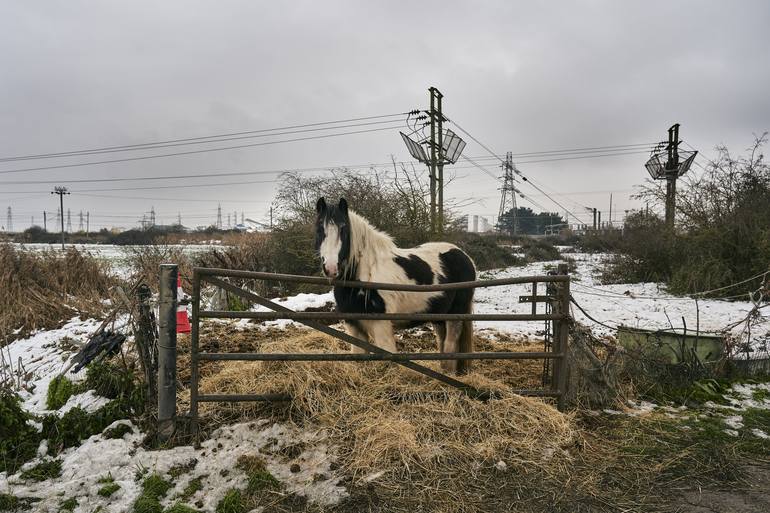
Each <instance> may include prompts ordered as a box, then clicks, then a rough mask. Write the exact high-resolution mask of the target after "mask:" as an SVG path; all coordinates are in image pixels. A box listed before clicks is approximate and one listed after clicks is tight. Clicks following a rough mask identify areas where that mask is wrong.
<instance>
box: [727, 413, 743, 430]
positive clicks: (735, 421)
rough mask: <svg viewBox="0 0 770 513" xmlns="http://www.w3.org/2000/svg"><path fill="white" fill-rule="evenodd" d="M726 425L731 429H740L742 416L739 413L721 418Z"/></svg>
mask: <svg viewBox="0 0 770 513" xmlns="http://www.w3.org/2000/svg"><path fill="white" fill-rule="evenodd" d="M722 420H723V421H724V423H725V424H727V426H728V427H731V428H732V429H741V428H742V427H743V417H741V416H740V415H731V416H729V417H725V418H724V419H722Z"/></svg>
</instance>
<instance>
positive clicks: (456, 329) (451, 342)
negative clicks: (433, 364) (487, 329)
mask: <svg viewBox="0 0 770 513" xmlns="http://www.w3.org/2000/svg"><path fill="white" fill-rule="evenodd" d="M462 331H463V321H446V338H445V339H444V350H443V351H442V353H457V352H458V351H459V349H460V335H461V334H462ZM441 368H442V369H444V370H445V371H446V372H457V360H442V362H441Z"/></svg>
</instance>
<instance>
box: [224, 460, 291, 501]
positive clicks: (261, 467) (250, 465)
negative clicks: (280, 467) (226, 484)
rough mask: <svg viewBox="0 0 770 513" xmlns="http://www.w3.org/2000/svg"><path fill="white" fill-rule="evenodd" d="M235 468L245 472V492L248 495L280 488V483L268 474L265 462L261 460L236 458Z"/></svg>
mask: <svg viewBox="0 0 770 513" xmlns="http://www.w3.org/2000/svg"><path fill="white" fill-rule="evenodd" d="M235 466H236V467H237V468H239V469H241V470H243V471H244V472H246V475H248V476H249V484H248V486H247V487H246V492H247V493H249V494H255V493H257V492H260V491H262V490H266V489H277V488H280V487H281V483H280V481H278V480H277V479H276V478H275V477H274V476H273V475H272V474H271V473H270V472H268V470H267V467H266V466H265V460H263V459H262V458H259V457H257V456H247V455H243V456H240V457H239V458H238V462H237V463H236V465H235Z"/></svg>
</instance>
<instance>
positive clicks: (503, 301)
mask: <svg viewBox="0 0 770 513" xmlns="http://www.w3.org/2000/svg"><path fill="white" fill-rule="evenodd" d="M569 256H570V257H572V258H574V259H575V263H576V265H577V269H576V271H575V272H574V273H572V274H571V276H572V282H571V292H572V295H573V296H574V298H575V300H576V301H577V302H578V304H580V305H581V306H582V307H583V308H584V309H585V310H586V311H587V312H588V313H589V314H590V315H591V316H592V317H594V318H595V319H597V320H599V321H602V322H606V323H607V324H609V325H612V326H615V325H618V324H622V325H625V326H631V327H638V328H645V329H670V328H671V324H670V323H669V319H670V320H671V323H672V324H673V325H674V326H675V327H678V328H681V327H682V317H684V319H685V321H686V323H687V329H688V330H689V331H694V330H695V329H696V326H697V325H698V314H697V311H698V310H700V316H699V317H700V319H699V323H700V330H701V331H704V332H705V331H718V330H721V329H723V328H724V327H725V326H727V325H728V324H730V323H732V322H735V321H738V320H740V319H742V318H744V317H745V316H746V314H747V313H748V312H749V311H750V310H751V308H752V307H753V305H752V304H751V303H750V302H748V301H725V300H719V299H699V300H698V306H697V307H696V304H695V300H693V299H690V298H686V297H681V296H674V295H671V294H669V293H667V292H666V291H665V290H663V289H662V287H661V286H660V285H659V284H657V283H629V284H618V285H600V284H599V283H598V274H599V272H600V271H601V269H602V268H603V266H604V264H605V263H606V261H607V259H608V258H609V255H606V254H587V253H571V254H570V255H569ZM560 262H561V261H553V262H535V263H531V264H528V265H525V266H522V267H510V268H507V269H500V270H495V271H487V272H482V273H480V278H481V279H496V278H510V277H520V276H534V275H544V274H547V271H548V270H549V269H554V268H555V267H556V265H558V264H559V263H560ZM728 292H729V291H728ZM538 293H539V294H542V293H544V285H543V284H539V289H538ZM531 294H532V286H531V285H530V284H521V285H505V286H500V287H486V288H479V289H476V295H475V305H474V309H475V310H474V311H475V312H476V313H529V312H531V304H530V303H519V296H524V295H531ZM544 308H545V306H544V305H539V306H538V313H543V312H544V310H543V309H544ZM572 313H573V315H574V316H575V318H576V319H577V320H578V321H580V322H582V323H584V324H587V325H589V326H590V327H591V329H592V330H593V331H594V333H595V334H597V335H600V336H601V335H613V336H614V335H615V333H614V330H611V329H609V328H606V327H604V326H601V325H598V324H596V323H594V322H592V321H590V320H589V319H588V318H586V316H585V315H583V313H582V312H580V311H579V310H578V309H576V308H574V307H573V311H572ZM476 327H477V329H494V330H498V331H501V332H505V333H510V334H514V335H527V336H532V335H540V334H542V332H543V329H544V323H543V322H542V321H538V322H509V321H490V322H477V323H476ZM739 329H740V328H736V332H737V331H738V330H739ZM769 333H770V318H765V319H763V321H762V322H761V324H760V325H759V326H758V327H757V328H755V329H754V337H755V338H754V340H755V341H758V340H760V338H763V337H767V336H768V334H769Z"/></svg>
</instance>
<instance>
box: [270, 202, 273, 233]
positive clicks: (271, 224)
mask: <svg viewBox="0 0 770 513" xmlns="http://www.w3.org/2000/svg"><path fill="white" fill-rule="evenodd" d="M272 229H273V207H272V206H271V207H270V230H271V231H272Z"/></svg>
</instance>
